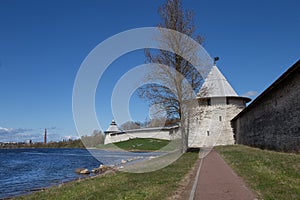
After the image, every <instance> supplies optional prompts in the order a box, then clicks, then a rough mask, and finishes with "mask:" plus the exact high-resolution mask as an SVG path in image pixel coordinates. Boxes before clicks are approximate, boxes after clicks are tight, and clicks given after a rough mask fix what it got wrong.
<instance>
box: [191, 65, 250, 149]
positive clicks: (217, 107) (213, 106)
mask: <svg viewBox="0 0 300 200" xmlns="http://www.w3.org/2000/svg"><path fill="white" fill-rule="evenodd" d="M197 96H198V97H197V99H198V103H199V106H198V107H197V108H196V109H195V114H194V116H195V117H194V118H193V119H192V121H191V128H190V133H189V146H190V147H203V146H215V145H227V144H234V137H233V130H232V128H231V124H230V120H231V119H232V118H233V117H235V116H236V115H237V114H238V113H239V112H240V111H242V110H243V109H244V108H245V107H246V103H247V102H249V101H250V100H251V99H249V98H247V97H240V96H238V95H237V94H236V92H235V91H234V90H233V88H232V87H231V86H230V84H229V83H228V81H227V80H226V78H225V77H224V76H223V74H222V73H221V72H220V71H219V69H218V68H217V66H216V65H214V66H213V67H212V69H211V71H210V72H209V74H208V75H207V78H206V79H205V81H204V83H203V85H202V87H201V89H200V91H199V93H198V94H197Z"/></svg>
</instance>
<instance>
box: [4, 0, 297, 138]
mask: <svg viewBox="0 0 300 200" xmlns="http://www.w3.org/2000/svg"><path fill="white" fill-rule="evenodd" d="M162 3H163V1H158V0H151V1H140V0H130V1H117V0H110V1H71V0H70V1H66V0H62V1H56V0H55V1H37V0H36V1H32V0H26V1H21V0H19V1H16V0H0V94H1V96H0V142H1V141H24V140H26V139H33V141H34V142H36V141H42V135H43V129H44V128H48V132H49V140H61V139H63V138H69V137H74V136H78V135H77V133H76V128H75V125H74V122H73V117H72V89H73V84H74V80H75V77H76V73H77V71H78V69H79V67H80V65H81V63H82V62H83V60H84V58H85V57H86V56H87V55H88V53H89V52H90V51H91V50H92V49H93V48H94V47H95V46H96V45H98V44H99V43H100V42H102V41H104V40H105V39H107V38H108V37H110V36H113V35H115V34H117V33H119V32H122V31H126V30H128V29H132V28H138V27H147V26H155V25H157V23H158V22H159V20H160V19H159V16H158V14H157V8H158V6H159V5H160V4H162ZM184 6H185V7H186V8H191V9H193V10H194V11H195V13H196V15H195V24H196V26H197V28H198V29H197V31H198V33H199V34H201V35H203V36H204V37H205V42H204V44H203V46H204V48H205V49H206V50H207V51H208V53H209V54H210V55H211V56H219V57H220V61H219V62H218V67H219V69H220V70H221V71H222V73H223V74H224V76H225V77H226V78H227V80H228V81H229V82H230V83H231V85H232V86H233V88H234V89H235V90H236V92H237V93H238V94H240V95H243V94H246V93H247V92H249V91H254V92H257V93H258V94H259V93H261V92H262V91H263V90H264V89H266V87H268V86H269V85H270V84H271V83H272V82H273V81H275V80H276V79H277V78H278V77H279V76H280V75H281V74H282V73H283V72H284V71H285V70H287V69H288V67H290V66H291V65H292V64H293V63H295V62H296V61H297V60H298V59H299V53H300V50H299V45H300V37H299V35H300V26H299V24H300V16H299V14H298V8H299V7H300V2H299V1H298V0H288V1H279V0H278V1H271V0H260V1H258V0H255V1H240V0H230V1H221V0H218V1H216V0H186V1H184ZM144 62H145V58H144V57H143V54H142V52H135V53H130V54H128V55H124V56H122V57H120V58H119V59H118V60H116V61H115V62H114V63H113V64H112V65H111V66H110V68H109V69H108V71H107V72H106V73H105V76H104V77H103V80H101V81H100V83H99V85H98V88H99V89H98V90H97V94H96V111H97V115H98V120H99V121H100V123H101V125H102V127H103V129H106V128H107V126H108V124H109V123H110V121H111V119H112V118H113V116H112V114H111V111H110V95H111V90H112V88H113V87H114V83H115V82H116V81H117V80H118V79H119V78H120V77H121V76H122V74H123V73H125V72H126V71H127V70H129V69H130V68H131V67H134V66H136V65H140V64H143V63H144ZM101 88H102V89H103V88H104V89H103V90H104V91H105V92H104V93H101ZM254 97H255V96H254ZM252 98H253V97H252ZM145 105H146V104H145V103H143V102H142V101H140V100H138V99H136V98H135V97H133V98H132V100H131V104H130V112H131V115H132V117H133V119H134V120H140V121H143V120H144V119H145V118H146V117H147V112H148V111H147V108H146V107H145ZM87 134H89V133H87Z"/></svg>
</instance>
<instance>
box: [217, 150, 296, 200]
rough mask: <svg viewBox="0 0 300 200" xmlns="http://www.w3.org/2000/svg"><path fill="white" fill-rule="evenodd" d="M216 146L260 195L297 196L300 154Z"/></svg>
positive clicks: (285, 197) (281, 197) (291, 197)
mask: <svg viewBox="0 0 300 200" xmlns="http://www.w3.org/2000/svg"><path fill="white" fill-rule="evenodd" d="M215 149H216V150H217V151H218V152H219V153H220V154H221V155H222V157H223V158H224V159H225V160H226V162H228V163H229V164H230V165H231V166H232V168H233V169H234V170H235V172H236V173H237V174H238V175H239V176H241V177H243V179H244V180H245V181H246V182H247V184H248V185H249V186H250V188H252V190H254V191H257V193H258V194H259V195H260V196H261V198H262V199H264V200H269V199H270V200H271V199H272V200H273V199H280V200H284V199H295V200H296V199H297V200H299V199H300V155H299V154H288V153H280V152H274V151H267V150H261V149H256V148H250V147H246V146H241V145H234V146H224V147H216V148H215Z"/></svg>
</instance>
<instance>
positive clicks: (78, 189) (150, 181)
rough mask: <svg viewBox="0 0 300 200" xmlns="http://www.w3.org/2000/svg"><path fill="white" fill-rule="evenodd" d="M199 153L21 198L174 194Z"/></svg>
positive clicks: (146, 196) (136, 197)
mask: <svg viewBox="0 0 300 200" xmlns="http://www.w3.org/2000/svg"><path fill="white" fill-rule="evenodd" d="M197 157H198V153H197V152H192V153H186V154H184V155H183V156H182V157H180V158H179V159H178V160H177V161H176V162H174V163H172V164H171V165H169V166H168V167H166V168H163V169H161V170H157V171H154V172H150V173H141V174H131V173H123V172H118V173H117V174H114V175H107V176H103V177H97V178H93V179H87V180H83V181H81V182H78V181H75V182H71V183H68V184H65V185H63V186H62V187H53V188H51V189H48V190H46V191H42V192H37V193H33V194H31V195H27V196H23V197H19V198H18V199H53V200H54V199H55V200H56V199H80V200H81V199H135V200H138V199H151V200H155V199H158V200H161V199H165V198H166V197H168V196H171V195H172V193H173V191H174V190H176V189H177V188H178V187H179V182H180V181H181V179H182V178H183V177H184V176H185V175H186V174H187V173H188V171H189V170H190V169H191V168H192V166H193V165H194V164H195V162H196V160H197Z"/></svg>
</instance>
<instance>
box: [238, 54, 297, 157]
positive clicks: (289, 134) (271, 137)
mask: <svg viewBox="0 0 300 200" xmlns="http://www.w3.org/2000/svg"><path fill="white" fill-rule="evenodd" d="M232 125H233V127H234V135H235V137H236V143H238V144H244V145H249V146H254V147H260V148H266V149H274V150H279V151H299V150H300V60H299V61H298V62H296V63H295V64H294V65H293V66H292V67H290V68H289V69H288V70H287V71H286V72H285V73H284V74H282V75H281V76H280V77H279V78H278V79H277V80H276V81H275V82H274V83H273V84H272V85H271V86H270V87H268V88H267V89H266V90H265V91H264V92H263V93H262V94H260V95H259V96H258V97H257V98H256V99H255V100H254V101H253V102H252V103H251V104H250V105H249V106H248V107H247V108H246V109H244V110H243V111H242V112H241V113H239V114H238V115H237V116H236V117H235V118H234V119H233V120H232Z"/></svg>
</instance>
